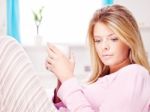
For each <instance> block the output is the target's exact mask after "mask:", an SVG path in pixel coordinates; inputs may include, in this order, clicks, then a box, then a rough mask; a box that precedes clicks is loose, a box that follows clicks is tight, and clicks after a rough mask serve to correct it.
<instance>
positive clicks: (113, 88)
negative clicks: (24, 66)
mask: <svg viewBox="0 0 150 112" xmlns="http://www.w3.org/2000/svg"><path fill="white" fill-rule="evenodd" d="M57 95H58V97H60V99H61V100H62V102H63V103H62V102H60V103H57V104H55V106H56V107H57V109H58V111H60V112H150V75H149V72H148V71H147V70H146V69H145V68H144V67H142V66H140V65H138V64H131V65H128V66H126V67H123V68H121V69H120V70H118V71H117V72H115V73H112V74H110V75H106V76H104V77H102V78H99V79H98V80H97V81H96V82H95V83H93V84H90V85H87V86H86V87H82V86H81V85H79V83H78V81H77V80H76V79H75V78H72V79H69V80H67V81H65V82H64V83H63V84H62V85H61V87H60V89H59V90H58V94H57ZM64 105H65V106H64ZM66 107H67V108H66Z"/></svg>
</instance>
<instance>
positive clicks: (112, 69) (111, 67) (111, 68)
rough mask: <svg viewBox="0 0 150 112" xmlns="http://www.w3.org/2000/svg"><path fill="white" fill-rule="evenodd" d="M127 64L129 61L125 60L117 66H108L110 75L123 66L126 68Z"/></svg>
mask: <svg viewBox="0 0 150 112" xmlns="http://www.w3.org/2000/svg"><path fill="white" fill-rule="evenodd" d="M129 64H130V60H129V59H128V58H127V59H125V60H124V61H123V62H121V63H120V64H117V65H114V66H110V73H113V72H116V71H117V70H119V69H120V68H122V67H124V66H127V65H129Z"/></svg>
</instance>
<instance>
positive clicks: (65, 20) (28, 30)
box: [20, 0, 101, 45]
mask: <svg viewBox="0 0 150 112" xmlns="http://www.w3.org/2000/svg"><path fill="white" fill-rule="evenodd" d="M41 6H44V10H43V20H42V23H41V26H40V29H39V33H40V35H41V36H42V37H43V39H44V42H52V43H53V42H54V43H67V44H81V45H82V44H85V41H86V36H87V28H88V24H89V21H90V19H91V16H92V15H93V13H94V12H95V10H96V9H98V8H100V7H101V0H20V22H21V23H20V35H21V42H22V43H23V44H25V45H28V44H33V43H34V37H35V36H36V26H35V23H34V20H33V14H32V11H33V10H36V9H38V8H40V7H41Z"/></svg>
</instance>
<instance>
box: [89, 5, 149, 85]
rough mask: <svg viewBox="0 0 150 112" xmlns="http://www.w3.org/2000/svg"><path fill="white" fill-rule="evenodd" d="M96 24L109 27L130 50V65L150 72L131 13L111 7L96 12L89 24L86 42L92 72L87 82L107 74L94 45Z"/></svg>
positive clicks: (119, 6) (107, 69)
mask: <svg viewBox="0 0 150 112" xmlns="http://www.w3.org/2000/svg"><path fill="white" fill-rule="evenodd" d="M97 22H101V23H103V24H105V25H106V26H107V27H109V28H110V29H111V30H112V31H113V32H114V33H115V34H116V35H117V36H118V38H119V39H120V40H121V41H122V42H124V43H125V44H126V45H127V46H128V47H129V48H130V54H129V58H130V61H131V62H132V63H136V64H140V65H142V66H144V67H145V68H146V69H147V70H148V71H149V72H150V66H149V63H148V58H147V56H146V52H145V50H144V46H143V42H142V39H141V34H140V31H139V28H138V25H137V22H136V21H135V19H134V17H133V16H132V14H131V12H130V11H129V10H128V9H126V8H125V7H124V6H121V5H112V6H107V7H104V8H102V9H99V10H97V11H96V12H95V14H94V15H93V18H92V19H91V21H90V24H89V28H88V41H89V46H90V53H91V59H92V70H93V71H92V72H93V73H92V75H91V77H90V80H89V82H91V83H93V82H95V81H96V80H97V79H98V78H99V77H103V76H105V75H106V74H108V73H109V68H108V67H106V66H105V65H104V64H103V63H102V62H101V60H100V59H99V57H98V54H97V52H96V49H95V45H94V38H93V30H94V26H95V24H96V23H97Z"/></svg>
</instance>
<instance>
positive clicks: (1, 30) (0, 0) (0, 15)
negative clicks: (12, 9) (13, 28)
mask: <svg viewBox="0 0 150 112" xmlns="http://www.w3.org/2000/svg"><path fill="white" fill-rule="evenodd" d="M5 12H6V0H0V35H4V34H6V13H5Z"/></svg>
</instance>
